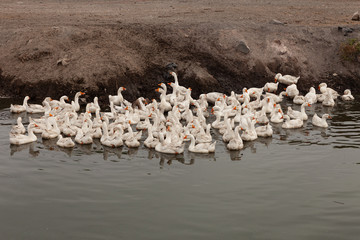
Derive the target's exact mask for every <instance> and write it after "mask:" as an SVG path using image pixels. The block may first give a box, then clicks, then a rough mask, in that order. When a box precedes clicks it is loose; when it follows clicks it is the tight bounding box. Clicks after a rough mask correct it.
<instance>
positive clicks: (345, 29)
mask: <svg viewBox="0 0 360 240" xmlns="http://www.w3.org/2000/svg"><path fill="white" fill-rule="evenodd" d="M338 30H339V31H341V32H342V33H343V34H344V36H347V35H348V34H349V33H352V32H353V31H354V29H352V28H348V27H338Z"/></svg>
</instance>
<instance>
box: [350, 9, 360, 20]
mask: <svg viewBox="0 0 360 240" xmlns="http://www.w3.org/2000/svg"><path fill="white" fill-rule="evenodd" d="M351 20H353V21H360V15H359V11H357V12H356V13H354V15H353V16H352V18H351Z"/></svg>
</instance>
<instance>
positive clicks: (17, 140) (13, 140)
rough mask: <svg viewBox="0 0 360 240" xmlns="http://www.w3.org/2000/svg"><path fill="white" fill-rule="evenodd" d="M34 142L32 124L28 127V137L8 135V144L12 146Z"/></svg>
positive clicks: (35, 138) (34, 136)
mask: <svg viewBox="0 0 360 240" xmlns="http://www.w3.org/2000/svg"><path fill="white" fill-rule="evenodd" d="M36 140H37V137H36V135H35V134H34V132H33V124H29V125H28V135H24V134H10V144H13V145H22V144H26V143H31V142H35V141H36Z"/></svg>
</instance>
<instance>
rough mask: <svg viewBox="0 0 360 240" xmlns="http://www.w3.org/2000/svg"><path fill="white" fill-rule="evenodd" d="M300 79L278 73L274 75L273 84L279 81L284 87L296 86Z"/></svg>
mask: <svg viewBox="0 0 360 240" xmlns="http://www.w3.org/2000/svg"><path fill="white" fill-rule="evenodd" d="M299 79H300V77H295V76H291V75H284V76H283V75H282V74H281V73H278V74H276V75H275V82H277V81H279V82H280V83H282V84H285V85H291V84H297V82H298V80H299Z"/></svg>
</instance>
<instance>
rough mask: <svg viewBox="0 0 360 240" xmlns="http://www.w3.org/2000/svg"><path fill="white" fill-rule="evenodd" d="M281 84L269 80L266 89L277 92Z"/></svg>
mask: <svg viewBox="0 0 360 240" xmlns="http://www.w3.org/2000/svg"><path fill="white" fill-rule="evenodd" d="M278 86H279V82H277V83H272V82H267V83H265V85H264V91H265V92H268V93H271V92H272V93H275V92H276V91H277V89H278Z"/></svg>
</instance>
